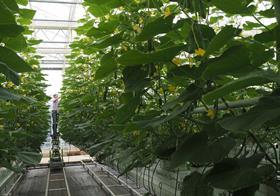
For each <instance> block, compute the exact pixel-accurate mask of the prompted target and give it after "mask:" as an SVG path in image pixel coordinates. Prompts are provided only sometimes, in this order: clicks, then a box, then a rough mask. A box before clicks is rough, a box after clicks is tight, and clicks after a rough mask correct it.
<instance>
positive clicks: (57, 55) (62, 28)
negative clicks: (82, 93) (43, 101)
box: [29, 0, 85, 95]
mask: <svg viewBox="0 0 280 196" xmlns="http://www.w3.org/2000/svg"><path fill="white" fill-rule="evenodd" d="M81 2H82V0H29V7H30V8H31V9H34V10H36V15H35V17H34V20H33V23H32V25H31V29H33V30H34V33H33V37H34V38H36V39H40V40H42V43H40V44H39V45H37V46H36V47H37V53H38V55H40V56H42V57H43V58H42V59H41V65H40V66H41V68H42V69H43V70H44V73H45V74H46V80H47V83H48V84H49V85H50V86H49V87H48V89H47V93H48V94H49V95H52V94H54V93H57V92H58V89H60V87H61V83H62V77H63V71H64V70H63V69H64V68H65V66H67V62H66V58H65V56H66V55H69V54H70V52H71V50H70V49H69V44H70V43H71V42H72V40H73V36H75V32H74V30H75V28H76V27H77V26H78V23H77V21H78V20H79V19H81V18H83V17H84V14H85V10H84V8H83V6H82V5H81Z"/></svg>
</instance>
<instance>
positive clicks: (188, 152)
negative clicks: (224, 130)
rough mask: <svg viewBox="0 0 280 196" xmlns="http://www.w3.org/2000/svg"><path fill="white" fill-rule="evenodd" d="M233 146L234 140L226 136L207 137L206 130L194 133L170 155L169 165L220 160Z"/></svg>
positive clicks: (176, 165)
mask: <svg viewBox="0 0 280 196" xmlns="http://www.w3.org/2000/svg"><path fill="white" fill-rule="evenodd" d="M234 146H235V141H234V140H233V139H232V138H230V137H227V136H224V137H219V138H216V139H211V140H210V139H209V138H208V134H207V133H206V132H199V133H195V134H194V135H192V136H190V137H189V138H187V139H186V140H185V141H184V142H183V144H182V145H180V146H179V148H178V149H177V151H176V152H175V153H174V154H173V155H172V157H171V167H172V168H173V167H178V166H180V165H181V164H183V163H186V162H193V163H197V164H205V163H212V162H214V163H215V162H218V161H221V160H222V159H223V158H224V157H225V156H226V155H227V154H228V153H229V152H230V150H231V149H232V148H233V147H234Z"/></svg>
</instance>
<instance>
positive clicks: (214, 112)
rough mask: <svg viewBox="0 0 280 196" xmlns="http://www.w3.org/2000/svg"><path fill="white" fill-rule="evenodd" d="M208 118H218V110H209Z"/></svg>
mask: <svg viewBox="0 0 280 196" xmlns="http://www.w3.org/2000/svg"><path fill="white" fill-rule="evenodd" d="M207 116H208V117H209V118H210V119H214V118H215V116H216V110H214V109H209V110H208V111H207Z"/></svg>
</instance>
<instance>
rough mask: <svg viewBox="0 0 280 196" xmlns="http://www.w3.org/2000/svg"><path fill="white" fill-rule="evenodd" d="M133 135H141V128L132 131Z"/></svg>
mask: <svg viewBox="0 0 280 196" xmlns="http://www.w3.org/2000/svg"><path fill="white" fill-rule="evenodd" d="M132 135H133V136H139V135H140V131H139V130H134V131H133V132H132Z"/></svg>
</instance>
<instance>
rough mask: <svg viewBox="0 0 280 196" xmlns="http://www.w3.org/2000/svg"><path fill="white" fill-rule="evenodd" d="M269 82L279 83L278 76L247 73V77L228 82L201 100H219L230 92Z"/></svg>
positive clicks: (259, 72) (271, 73)
mask: <svg viewBox="0 0 280 196" xmlns="http://www.w3.org/2000/svg"><path fill="white" fill-rule="evenodd" d="M269 82H277V83H280V76H279V74H276V73H274V72H273V71H269V70H268V71H257V72H252V73H249V74H248V75H247V76H244V77H241V78H239V79H236V80H233V81H231V82H228V83H227V84H225V85H223V86H221V87H220V88H217V89H215V90H213V91H211V92H209V93H207V94H206V95H205V96H204V97H203V98H204V100H206V101H211V100H213V99H217V98H221V97H223V96H225V95H227V94H229V93H231V92H234V91H237V90H240V89H243V88H246V87H249V86H255V85H262V84H266V83H269Z"/></svg>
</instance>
